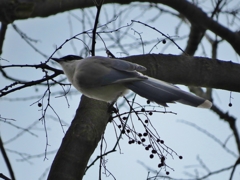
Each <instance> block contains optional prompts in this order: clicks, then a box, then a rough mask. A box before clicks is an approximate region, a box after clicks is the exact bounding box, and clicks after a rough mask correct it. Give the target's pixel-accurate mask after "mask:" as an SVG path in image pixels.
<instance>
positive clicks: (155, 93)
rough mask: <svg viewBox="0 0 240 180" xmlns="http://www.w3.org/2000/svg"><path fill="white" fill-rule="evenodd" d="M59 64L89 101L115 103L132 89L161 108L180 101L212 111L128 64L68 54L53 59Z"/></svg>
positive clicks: (201, 101)
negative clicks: (90, 99)
mask: <svg viewBox="0 0 240 180" xmlns="http://www.w3.org/2000/svg"><path fill="white" fill-rule="evenodd" d="M52 60H54V61H56V62H58V63H59V64H60V65H61V66H62V69H63V71H64V74H65V75H66V76H67V78H68V80H69V81H70V82H71V84H72V85H73V86H74V87H75V88H76V89H77V90H78V91H80V92H81V93H82V94H84V95H85V96H87V97H89V98H93V99H97V100H100V101H105V102H108V103H114V102H115V101H116V100H117V99H118V97H120V96H123V95H124V94H126V93H127V92H128V90H132V91H133V92H135V93H136V94H138V95H140V96H142V97H144V98H146V99H148V100H150V101H154V102H156V103H158V104H160V105H163V106H167V103H173V102H179V103H183V104H186V105H190V106H194V107H201V108H211V106H212V103H211V102H210V101H208V100H205V99H203V98H201V97H198V96H196V95H193V94H191V93H188V92H185V91H183V90H181V89H179V88H178V87H176V86H174V85H172V84H169V83H167V82H164V81H161V80H158V79H154V78H151V77H148V76H145V75H143V74H142V73H140V72H143V71H146V68H145V67H143V66H141V65H139V64H135V63H131V62H128V61H124V60H120V59H114V58H108V57H100V56H93V57H87V58H84V59H83V58H82V57H80V56H75V55H68V56H64V57H62V58H52Z"/></svg>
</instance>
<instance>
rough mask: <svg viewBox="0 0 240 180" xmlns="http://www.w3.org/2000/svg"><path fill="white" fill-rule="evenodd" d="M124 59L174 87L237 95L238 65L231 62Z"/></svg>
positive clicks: (156, 56) (155, 56) (164, 57)
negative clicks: (220, 91) (144, 68)
mask: <svg viewBox="0 0 240 180" xmlns="http://www.w3.org/2000/svg"><path fill="white" fill-rule="evenodd" d="M123 59H126V60H128V61H131V62H134V63H138V64H141V65H143V66H145V67H146V68H147V69H148V70H147V72H146V74H147V75H149V76H152V77H154V78H157V79H161V80H163V81H167V82H170V83H173V84H184V85H187V86H200V87H211V88H216V89H224V90H228V91H236V92H240V86H239V77H240V65H239V64H236V63H233V62H231V61H228V62H226V61H221V60H212V59H209V58H203V57H191V56H184V55H180V56H177V55H164V54H149V55H138V56H129V57H126V58H123Z"/></svg>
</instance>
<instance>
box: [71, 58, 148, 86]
mask: <svg viewBox="0 0 240 180" xmlns="http://www.w3.org/2000/svg"><path fill="white" fill-rule="evenodd" d="M81 61H82V63H81V64H80V66H79V67H78V71H76V73H75V75H74V76H75V78H74V79H75V81H78V83H79V84H81V86H85V87H100V86H107V85H111V84H118V83H120V84H121V83H126V82H133V81H139V80H143V79H147V77H145V76H143V75H142V74H141V73H139V72H137V71H145V70H146V68H145V67H143V66H140V65H138V64H135V63H130V62H127V61H124V60H119V59H112V58H106V57H100V56H94V57H89V58H85V59H83V60H81Z"/></svg>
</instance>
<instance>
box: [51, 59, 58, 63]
mask: <svg viewBox="0 0 240 180" xmlns="http://www.w3.org/2000/svg"><path fill="white" fill-rule="evenodd" d="M51 59H52V60H54V61H55V62H57V63H58V61H59V58H51Z"/></svg>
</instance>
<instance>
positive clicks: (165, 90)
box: [126, 77, 212, 108]
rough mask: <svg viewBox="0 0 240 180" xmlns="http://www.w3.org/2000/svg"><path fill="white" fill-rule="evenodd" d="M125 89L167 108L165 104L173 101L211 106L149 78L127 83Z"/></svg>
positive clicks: (206, 102) (199, 98) (175, 88)
mask: <svg viewBox="0 0 240 180" xmlns="http://www.w3.org/2000/svg"><path fill="white" fill-rule="evenodd" d="M126 87H127V88H129V89H131V90H132V91H133V92H135V93H137V94H138V95H140V96H142V97H144V98H146V99H148V100H150V101H154V102H156V103H158V104H160V105H163V106H167V104H166V103H173V102H175V101H176V102H179V103H182V104H186V105H190V106H194V107H201V108H211V106H212V103H211V102H210V101H208V100H205V99H203V98H201V97H198V96H195V95H193V94H191V93H188V92H185V91H183V90H181V89H179V88H178V87H176V86H174V85H172V84H169V83H166V82H164V81H161V80H157V79H154V78H151V77H148V79H146V80H142V81H135V82H131V83H128V84H126Z"/></svg>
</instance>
